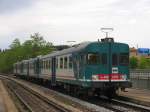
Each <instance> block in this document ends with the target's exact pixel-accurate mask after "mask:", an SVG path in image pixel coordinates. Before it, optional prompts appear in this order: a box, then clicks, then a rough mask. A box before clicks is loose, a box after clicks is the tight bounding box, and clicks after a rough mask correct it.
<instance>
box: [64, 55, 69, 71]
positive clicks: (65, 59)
mask: <svg viewBox="0 0 150 112" xmlns="http://www.w3.org/2000/svg"><path fill="white" fill-rule="evenodd" d="M67 63H68V58H67V57H65V58H64V68H65V69H67Z"/></svg>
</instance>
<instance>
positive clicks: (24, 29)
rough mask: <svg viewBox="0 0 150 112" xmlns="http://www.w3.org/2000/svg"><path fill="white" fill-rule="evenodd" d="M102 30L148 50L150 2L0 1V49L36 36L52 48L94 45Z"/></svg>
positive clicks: (147, 0) (123, 0)
mask: <svg viewBox="0 0 150 112" xmlns="http://www.w3.org/2000/svg"><path fill="white" fill-rule="evenodd" d="M102 27H112V28H114V31H113V32H110V34H109V36H110V37H114V39H115V41H117V42H124V43H128V44H129V45H130V47H133V46H134V47H137V45H138V47H144V48H147V47H148V48H150V31H149V29H150V0H0V48H2V49H5V48H9V45H10V44H11V43H12V41H13V40H14V39H15V38H19V40H20V41H21V42H24V41H25V40H27V39H29V37H30V35H31V34H34V33H36V32H39V33H40V34H41V35H42V36H43V37H44V39H45V40H46V41H49V42H52V43H53V44H54V45H59V44H68V45H69V44H71V43H67V41H76V43H80V42H85V41H97V39H101V38H104V37H105V35H104V33H103V32H101V30H100V29H101V28H102Z"/></svg>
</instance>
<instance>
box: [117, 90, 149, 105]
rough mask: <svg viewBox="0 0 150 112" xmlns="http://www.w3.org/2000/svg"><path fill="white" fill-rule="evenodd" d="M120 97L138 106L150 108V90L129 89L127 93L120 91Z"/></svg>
mask: <svg viewBox="0 0 150 112" xmlns="http://www.w3.org/2000/svg"><path fill="white" fill-rule="evenodd" d="M118 95H119V96H123V97H125V98H127V99H128V100H131V101H133V102H136V103H138V104H143V105H146V106H150V90H141V89H134V88H130V89H129V88H127V89H126V92H122V91H119V93H118Z"/></svg>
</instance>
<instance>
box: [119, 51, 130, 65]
mask: <svg viewBox="0 0 150 112" xmlns="http://www.w3.org/2000/svg"><path fill="white" fill-rule="evenodd" d="M119 63H120V65H128V64H129V54H128V53H121V54H120V56H119Z"/></svg>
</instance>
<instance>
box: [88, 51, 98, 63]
mask: <svg viewBox="0 0 150 112" xmlns="http://www.w3.org/2000/svg"><path fill="white" fill-rule="evenodd" d="M87 61H88V64H99V63H100V56H99V54H97V53H90V54H88V56H87Z"/></svg>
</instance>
